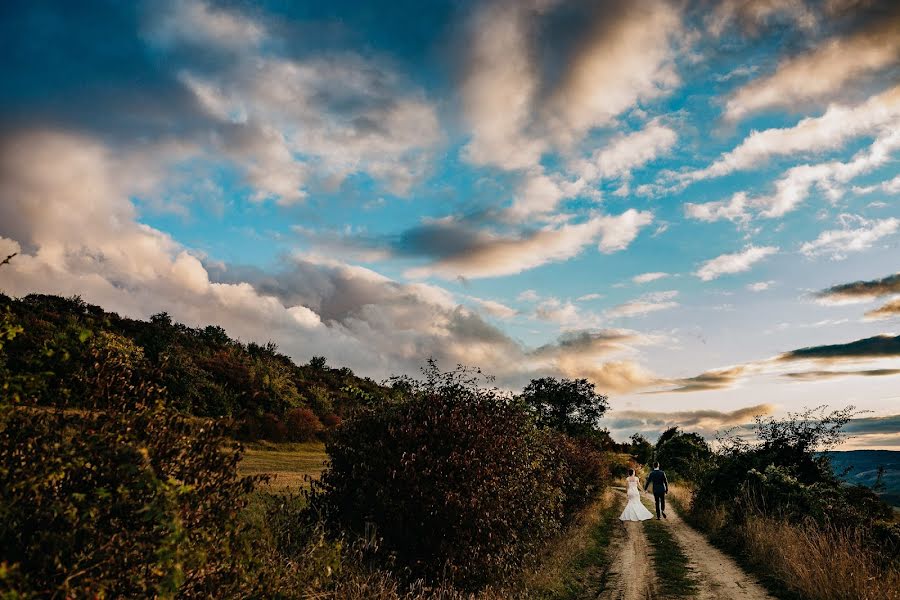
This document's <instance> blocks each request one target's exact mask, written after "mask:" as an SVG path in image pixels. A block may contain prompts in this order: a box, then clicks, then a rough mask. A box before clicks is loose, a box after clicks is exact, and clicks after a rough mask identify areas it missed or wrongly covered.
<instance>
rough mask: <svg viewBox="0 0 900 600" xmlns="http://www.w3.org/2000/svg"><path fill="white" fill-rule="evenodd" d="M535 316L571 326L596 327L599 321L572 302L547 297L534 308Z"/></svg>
mask: <svg viewBox="0 0 900 600" xmlns="http://www.w3.org/2000/svg"><path fill="white" fill-rule="evenodd" d="M534 316H535V317H536V318H538V319H540V320H542V321H551V322H553V323H559V324H560V325H566V326H569V327H578V328H586V327H594V326H596V325H597V324H598V323H599V322H598V319H597V318H596V317H595V316H594V315H593V314H582V312H581V311H580V310H579V309H578V307H577V306H576V305H575V304H573V303H572V302H563V301H561V300H559V299H558V298H547V299H546V300H543V301H541V303H540V304H538V305H537V307H536V308H535V309H534Z"/></svg>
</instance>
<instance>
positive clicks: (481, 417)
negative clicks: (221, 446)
mask: <svg viewBox="0 0 900 600" xmlns="http://www.w3.org/2000/svg"><path fill="white" fill-rule="evenodd" d="M404 385H405V388H406V389H407V390H408V391H409V394H408V396H407V397H406V398H405V399H404V400H402V401H400V402H396V403H388V404H384V405H382V406H380V407H377V408H375V409H372V410H370V411H367V412H365V413H362V414H360V415H358V416H356V417H355V418H353V419H351V420H348V421H345V422H344V423H343V424H342V425H341V427H340V428H339V429H338V430H337V431H336V432H335V434H334V437H333V438H332V440H331V441H330V442H329V443H328V446H327V448H328V453H329V455H330V457H331V463H330V465H329V467H328V469H327V470H326V471H325V472H324V473H323V475H322V478H321V480H320V482H319V483H318V484H317V485H316V486H315V488H314V491H313V493H312V495H311V505H312V507H313V509H315V510H318V511H322V512H323V513H324V514H325V515H326V517H327V518H328V520H329V521H330V522H332V523H336V524H339V525H341V526H342V527H344V528H346V529H347V530H348V531H351V532H355V533H356V534H358V535H365V534H367V533H368V534H369V536H370V537H371V536H372V535H373V534H372V531H373V528H374V535H375V536H377V538H378V539H380V540H381V551H380V555H381V556H382V557H384V556H387V555H389V556H392V557H393V559H394V560H395V561H396V564H398V565H399V566H402V567H405V568H408V569H410V570H411V571H413V572H415V573H417V574H420V575H424V576H426V577H428V578H431V579H439V578H444V577H446V578H449V579H450V580H452V581H455V582H457V583H458V584H460V585H462V586H465V587H478V586H481V585H484V584H486V583H489V582H491V581H496V580H503V579H507V578H508V577H509V576H511V575H512V574H514V573H515V572H516V571H517V570H518V569H519V568H521V567H522V565H523V564H525V563H526V562H527V561H528V560H529V559H530V558H532V557H533V555H534V553H535V552H536V550H537V548H538V547H539V544H540V542H542V541H543V540H545V539H546V538H547V537H548V536H549V535H551V534H552V533H554V532H555V531H557V530H558V528H559V527H560V525H561V522H562V520H563V518H564V511H565V510H566V508H572V507H573V506H574V505H576V504H581V503H583V501H584V498H585V497H586V496H587V495H589V493H590V491H589V489H588V488H589V487H590V485H592V484H591V483H590V482H589V481H588V480H589V479H590V478H591V477H593V476H601V474H602V468H594V467H593V466H590V465H588V464H587V463H588V462H589V461H590V459H591V458H594V457H596V455H595V454H593V453H594V452H595V451H594V450H592V449H590V448H586V447H584V446H576V445H569V443H568V441H566V442H564V443H562V444H560V445H557V446H554V444H553V443H552V441H553V440H557V441H558V440H560V439H561V438H559V437H556V436H555V435H554V434H550V433H547V432H544V431H542V430H541V429H539V428H538V427H536V426H535V424H534V422H533V420H532V418H531V416H530V415H529V412H528V411H527V410H526V409H525V407H523V406H522V405H521V404H520V403H518V402H516V401H514V400H513V399H511V398H508V397H506V396H504V395H502V394H501V393H499V392H498V391H497V390H495V389H491V388H487V387H485V386H483V385H482V380H481V379H480V378H479V377H477V375H473V373H472V372H470V371H468V370H466V369H462V368H460V369H458V370H456V371H454V372H450V373H441V372H440V371H438V369H437V368H436V367H435V365H434V363H430V365H429V367H428V368H427V369H426V370H425V380H424V381H422V382H418V381H412V380H409V379H405V380H404ZM398 387H399V386H398ZM561 469H564V470H561ZM593 485H596V482H594V483H593Z"/></svg>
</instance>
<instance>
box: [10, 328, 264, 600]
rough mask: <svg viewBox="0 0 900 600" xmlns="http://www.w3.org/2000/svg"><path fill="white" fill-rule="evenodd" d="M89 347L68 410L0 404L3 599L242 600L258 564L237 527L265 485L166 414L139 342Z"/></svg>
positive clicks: (109, 340)
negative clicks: (145, 371) (250, 498)
mask: <svg viewBox="0 0 900 600" xmlns="http://www.w3.org/2000/svg"><path fill="white" fill-rule="evenodd" d="M79 340H80V341H75V342H73V343H72V344H73V345H77V344H79V343H80V344H83V345H85V346H87V350H86V351H85V352H84V355H85V356H88V357H90V361H89V364H90V365H93V366H91V367H89V368H87V369H86V370H85V371H84V372H82V376H81V377H80V378H75V379H73V380H72V383H73V389H72V390H69V393H68V394H63V395H62V401H61V402H60V403H59V404H57V405H55V406H49V407H48V406H38V405H35V404H34V403H32V402H29V401H28V400H29V397H28V396H26V395H19V396H16V397H15V398H14V399H13V402H14V403H10V402H4V403H3V404H2V405H0V549H2V550H0V552H2V555H0V563H2V564H3V565H4V567H3V569H2V571H3V572H4V575H3V576H2V578H0V592H2V593H4V594H6V595H7V596H8V597H16V596H18V597H29V596H32V595H34V596H65V597H72V598H79V597H91V598H94V597H137V596H151V595H152V596H159V597H174V596H178V597H184V598H192V597H209V596H210V595H212V594H215V595H222V594H225V595H228V594H237V593H238V591H239V590H240V589H244V588H246V586H247V585H249V581H248V579H247V575H246V572H245V569H246V568H247V566H248V565H249V564H250V562H251V561H250V560H249V557H248V555H247V553H246V552H245V544H244V537H243V533H244V531H243V528H242V527H241V526H240V523H239V521H238V520H237V519H236V515H237V514H238V512H239V511H240V510H241V509H242V507H243V506H244V504H245V497H246V494H247V492H248V491H249V490H250V489H251V488H252V487H253V484H254V481H255V480H254V479H252V478H244V479H240V478H238V477H237V476H236V475H235V472H236V471H235V468H236V465H237V463H238V461H239V460H240V457H241V451H240V449H239V448H236V449H230V450H229V449H224V448H225V447H226V446H225V442H226V441H225V439H224V438H223V437H222V430H221V428H220V427H216V426H215V425H213V424H210V423H204V422H201V421H197V420H192V419H188V418H185V417H184V416H182V415H180V414H178V413H177V412H175V411H173V410H171V409H168V408H166V407H165V406H164V404H163V402H162V397H161V395H160V390H159V388H158V387H157V386H156V385H154V384H152V383H146V382H144V381H142V380H141V378H140V376H139V369H140V368H141V366H142V364H143V363H142V353H141V352H140V351H139V350H138V349H137V348H136V347H135V346H134V345H133V344H131V343H130V342H128V341H127V340H123V339H122V338H121V337H119V336H115V335H113V334H102V335H97V336H82V337H80V338H79ZM45 348H46V349H49V350H53V354H54V355H55V356H61V355H62V353H57V352H56V351H57V348H53V347H52V346H49V345H48V346H46V347H45ZM83 394H87V396H85V397H84V398H82V397H81V395H83ZM70 400H71V401H73V402H77V403H79V404H81V405H83V406H90V407H91V408H89V409H88V408H85V409H80V410H72V409H70V408H68V407H67V406H66V403H67V402H68V401H70Z"/></svg>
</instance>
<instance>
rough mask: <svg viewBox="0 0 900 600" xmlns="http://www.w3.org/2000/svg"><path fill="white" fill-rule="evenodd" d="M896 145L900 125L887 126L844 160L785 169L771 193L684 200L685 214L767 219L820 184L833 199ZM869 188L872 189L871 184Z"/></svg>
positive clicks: (802, 199) (886, 158)
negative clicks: (724, 199)
mask: <svg viewBox="0 0 900 600" xmlns="http://www.w3.org/2000/svg"><path fill="white" fill-rule="evenodd" d="M898 123H900V121H898ZM898 148H900V129H895V130H888V131H886V132H885V133H884V134H882V135H880V136H879V137H877V138H876V139H875V140H874V141H873V142H872V144H871V145H870V146H868V147H867V148H864V149H862V150H860V151H859V152H857V153H856V154H855V155H854V156H853V157H852V158H851V159H850V160H849V161H847V162H841V161H837V160H833V161H829V162H823V163H817V164H805V165H798V166H796V167H792V168H790V169H788V170H787V171H786V172H785V173H784V174H783V175H782V176H781V177H780V178H779V179H778V180H777V181H776V182H775V191H774V192H773V193H772V194H770V195H764V196H757V197H755V198H748V196H747V193H746V192H738V193H736V194H734V196H732V198H731V200H729V201H727V202H708V203H705V204H691V203H686V204H685V215H686V216H688V217H690V218H694V219H698V220H701V221H706V222H713V221H718V220H721V219H727V220H729V221H732V222H737V223H747V222H748V221H750V220H751V219H752V218H753V217H754V216H757V217H762V218H767V219H772V218H778V217H782V216H784V215H786V214H787V213H789V212H791V211H793V210H796V208H797V207H798V206H800V205H801V204H802V203H803V202H805V201H806V199H807V198H808V197H809V195H810V193H811V192H812V190H813V188H814V187H817V188H819V190H821V191H822V192H823V193H824V194H825V195H826V197H827V198H828V199H829V200H831V201H832V202H834V201H836V200H838V199H839V198H840V197H841V196H842V194H843V189H842V187H843V186H844V185H846V184H847V183H848V182H849V181H851V180H852V179H854V178H856V177H858V176H860V175H862V174H864V173H866V172H869V171H872V170H874V169H876V168H878V167H881V166H883V165H884V164H886V163H887V162H888V161H889V160H890V159H891V155H892V153H893V152H894V151H895V150H896V149H898ZM882 185H883V188H884V189H886V190H889V189H890V187H891V185H893V183H892V182H886V183H885V184H882ZM898 187H900V184H898ZM872 189H875V188H874V186H873V188H872ZM854 191H857V192H858V193H862V192H867V191H871V190H870V189H868V188H865V189H864V188H854ZM754 213H755V215H754Z"/></svg>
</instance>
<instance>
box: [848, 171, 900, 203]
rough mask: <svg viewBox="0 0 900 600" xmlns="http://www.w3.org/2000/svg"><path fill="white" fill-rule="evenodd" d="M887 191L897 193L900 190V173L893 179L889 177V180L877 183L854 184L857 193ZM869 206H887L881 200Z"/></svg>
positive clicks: (854, 190)
mask: <svg viewBox="0 0 900 600" xmlns="http://www.w3.org/2000/svg"><path fill="white" fill-rule="evenodd" d="M879 191H880V192H885V193H888V194H896V193H898V192H900V175H897V176H896V177H894V178H892V179H888V180H887V181H882V182H881V183H878V184H876V185H867V186H854V187H853V192H854V193H856V194H871V193H872V192H879ZM869 206H871V207H872V208H885V207H886V206H887V204H886V203H884V202H881V203H877V202H873V203H871V204H870V205H869Z"/></svg>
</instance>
